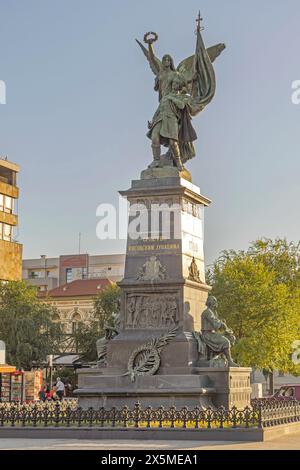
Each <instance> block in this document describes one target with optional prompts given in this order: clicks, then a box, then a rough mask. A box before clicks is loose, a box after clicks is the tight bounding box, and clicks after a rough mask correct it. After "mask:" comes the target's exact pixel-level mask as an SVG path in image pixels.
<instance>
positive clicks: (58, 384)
mask: <svg viewBox="0 0 300 470" xmlns="http://www.w3.org/2000/svg"><path fill="white" fill-rule="evenodd" d="M55 388H56V395H57V396H58V399H59V400H61V399H62V397H63V396H64V391H65V384H64V383H63V382H62V380H61V379H60V377H57V379H56V387H55Z"/></svg>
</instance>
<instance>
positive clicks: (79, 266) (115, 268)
mask: <svg viewBox="0 0 300 470" xmlns="http://www.w3.org/2000/svg"><path fill="white" fill-rule="evenodd" d="M124 265H125V255H122V254H121V255H95V256H90V255H88V254H84V255H82V254H77V255H62V256H59V257H57V258H48V257H47V256H45V255H42V256H41V257H40V258H37V259H28V260H24V261H23V279H24V280H25V281H26V282H28V283H29V284H31V285H34V286H36V287H38V289H39V290H40V291H42V292H43V291H51V290H52V289H55V288H56V287H60V286H63V285H65V284H70V283H72V282H73V281H79V280H91V279H110V280H111V281H114V282H117V281H120V280H121V279H122V278H123V275H124Z"/></svg>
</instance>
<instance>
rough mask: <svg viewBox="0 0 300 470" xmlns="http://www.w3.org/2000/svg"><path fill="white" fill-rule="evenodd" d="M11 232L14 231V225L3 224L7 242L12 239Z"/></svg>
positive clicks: (4, 238)
mask: <svg viewBox="0 0 300 470" xmlns="http://www.w3.org/2000/svg"><path fill="white" fill-rule="evenodd" d="M11 232H12V226H11V225H7V224H3V240H6V241H7V242H10V241H11Z"/></svg>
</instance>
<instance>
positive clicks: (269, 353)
mask: <svg viewBox="0 0 300 470" xmlns="http://www.w3.org/2000/svg"><path fill="white" fill-rule="evenodd" d="M299 255H300V251H299V245H295V244H293V243H288V242H287V241H286V240H280V239H276V240H275V241H272V240H270V239H261V240H257V241H256V242H254V243H252V244H251V246H250V247H249V249H248V250H247V251H234V250H230V251H225V252H223V253H222V255H221V256H220V257H219V259H218V260H217V261H216V262H215V264H214V266H213V268H212V270H211V271H210V272H209V273H208V278H209V280H210V283H211V285H212V288H213V289H212V295H215V296H216V297H217V298H218V301H219V314H220V316H221V317H223V318H225V320H226V321H227V323H228V326H230V327H231V328H232V329H233V330H234V332H235V334H236V337H237V343H236V345H235V346H234V348H233V356H234V357H235V359H236V361H237V362H239V363H240V364H242V365H244V366H251V367H255V368H259V369H265V370H267V371H269V372H272V371H273V370H275V369H277V370H282V371H284V372H290V373H294V374H299V373H300V369H299V366H297V365H295V364H294V363H293V362H292V360H291V357H292V352H293V343H294V341H295V340H298V339H300V330H299V326H300V314H299V312H300V269H299V259H300V256H299Z"/></svg>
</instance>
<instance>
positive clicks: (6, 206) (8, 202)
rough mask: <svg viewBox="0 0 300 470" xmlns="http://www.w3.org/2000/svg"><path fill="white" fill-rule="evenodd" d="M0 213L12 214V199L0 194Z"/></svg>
mask: <svg viewBox="0 0 300 470" xmlns="http://www.w3.org/2000/svg"><path fill="white" fill-rule="evenodd" d="M0 211H2V212H7V213H8V214H12V212H13V198H12V197H10V196H4V194H0Z"/></svg>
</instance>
